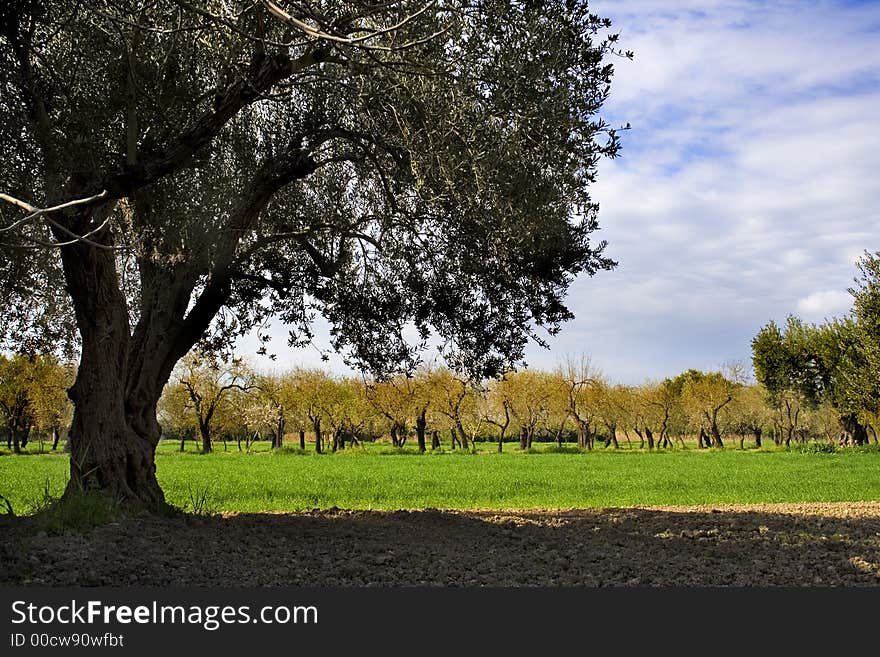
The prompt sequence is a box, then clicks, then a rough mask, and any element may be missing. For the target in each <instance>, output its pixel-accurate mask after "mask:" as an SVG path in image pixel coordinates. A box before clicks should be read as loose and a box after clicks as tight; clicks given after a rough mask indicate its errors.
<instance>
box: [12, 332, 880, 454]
mask: <svg viewBox="0 0 880 657" xmlns="http://www.w3.org/2000/svg"><path fill="white" fill-rule="evenodd" d="M791 326H797V327H800V328H801V329H803V330H804V331H807V332H809V331H812V330H813V329H812V328H809V327H805V326H804V325H803V324H798V323H794V322H792V323H790V327H791ZM794 335H795V333H794V332H793V331H792V329H791V328H789V329H788V330H787V331H786V332H785V334H784V336H788V339H789V340H791V339H793V337H792V336H794ZM760 339H761V340H767V338H766V336H765V337H762V338H760ZM784 342H785V340H783V343H784ZM761 353H763V352H761ZM759 361H760V357H756V362H759ZM759 371H761V372H762V373H763V370H759ZM73 376H74V371H73V367H72V366H70V365H65V364H64V363H62V362H60V361H58V360H57V359H54V358H52V357H48V356H37V357H28V356H24V355H15V356H11V357H5V356H0V414H2V415H0V420H2V425H0V426H2V429H3V431H4V432H5V438H6V442H7V447H8V448H9V449H12V450H14V451H16V452H18V451H20V450H21V448H23V447H25V446H26V445H27V444H28V441H29V440H33V439H34V438H36V439H38V440H40V441H43V440H47V441H51V442H52V448H53V449H54V448H56V447H57V446H58V443H59V439H60V438H61V437H63V436H64V434H65V433H66V428H67V426H68V425H69V423H70V417H71V410H72V408H71V404H70V402H69V400H68V399H67V396H66V389H67V388H68V387H69V386H70V385H71V383H72V380H73ZM746 376H747V375H746V368H745V367H743V366H739V367H737V366H732V367H728V368H727V370H726V371H725V372H724V373H721V372H711V373H704V372H700V371H697V370H688V371H687V372H684V373H682V374H680V375H678V376H677V377H674V378H668V379H664V380H662V381H659V382H646V383H644V384H643V385H640V386H627V385H619V384H613V383H611V382H609V381H608V380H607V379H606V378H605V377H603V376H602V375H601V373H599V372H598V371H597V369H596V368H594V367H593V366H592V365H591V363H590V361H589V359H587V358H581V359H580V360H577V361H574V360H572V361H569V362H567V363H565V364H564V365H562V366H560V367H558V368H557V369H556V370H555V371H552V372H546V371H539V370H522V371H518V372H509V373H507V374H506V375H505V376H504V377H501V378H499V379H495V380H491V381H488V382H484V383H482V384H476V385H475V384H473V383H471V382H468V381H467V380H466V379H464V378H462V377H459V376H457V375H456V374H455V373H454V372H452V371H451V370H448V369H445V368H433V369H428V368H425V369H421V370H419V371H417V372H416V373H415V374H414V375H412V376H402V375H401V376H397V377H394V378H392V379H388V380H385V381H372V380H368V379H364V378H358V377H334V376H332V375H331V374H329V373H327V372H325V371H322V370H318V369H293V370H290V371H287V372H283V373H268V374H267V373H258V372H256V371H254V370H253V369H252V368H250V367H248V365H247V364H246V363H245V362H244V361H243V360H233V361H231V362H228V363H225V362H220V361H218V360H216V359H213V358H211V357H208V356H204V355H194V356H190V357H188V358H187V359H185V360H184V361H183V363H182V364H181V366H180V367H179V368H178V369H177V370H176V371H175V375H174V377H173V379H172V381H171V383H170V384H169V385H168V386H167V387H166V390H165V392H164V394H163V396H162V400H161V404H160V411H159V413H160V420H161V423H162V426H163V431H164V437H165V438H166V439H167V438H173V439H177V440H180V441H181V449H184V447H185V444H186V441H187V440H197V441H199V442H200V444H201V450H202V451H204V452H210V451H212V450H213V449H214V443H215V442H216V441H222V442H223V444H224V447H225V448H227V449H228V445H229V443H230V442H232V443H234V444H235V445H237V447H238V449H241V450H250V449H251V447H252V446H253V444H254V442H255V441H257V440H270V441H271V442H272V446H273V447H276V448H279V447H282V446H284V444H285V441H287V442H288V443H290V442H292V443H293V444H295V445H298V447H299V448H300V449H303V450H304V449H306V443H307V442H308V443H311V444H313V445H314V449H315V450H316V451H318V452H322V451H325V450H330V451H336V450H338V449H345V448H346V447H347V446H350V445H358V444H360V443H361V442H363V441H372V440H377V439H380V438H381V439H386V440H390V442H391V444H392V445H394V446H395V447H403V446H404V445H405V444H406V443H407V441H414V442H415V443H416V444H417V446H418V449H419V450H420V451H426V450H427V449H438V448H440V447H441V445H443V444H446V445H448V446H449V447H451V448H452V449H456V448H460V449H473V448H475V443H480V442H486V441H494V442H495V443H497V449H498V451H499V452H500V451H502V450H503V448H504V444H505V442H517V441H518V443H519V447H520V448H521V449H524V450H527V449H529V448H530V447H531V446H532V443H533V442H535V441H554V442H556V443H557V444H558V445H559V446H562V445H563V443H564V442H569V441H576V442H577V445H578V447H579V448H581V449H585V450H590V449H593V448H594V447H595V446H596V445H597V443H598V444H599V445H600V446H604V447H613V448H617V447H619V446H620V444H621V443H622V442H625V443H626V444H627V445H628V446H630V447H636V446H637V447H640V448H647V449H654V448H668V447H673V446H675V445H679V446H682V447H683V446H685V445H686V443H687V442H688V441H694V440H695V442H696V444H697V446H699V447H711V446H716V447H723V446H724V445H725V441H726V440H728V439H730V438H733V439H735V440H738V441H739V444H740V446H741V447H743V446H744V445H745V441H746V439H747V438H748V440H749V442H750V444H754V445H755V446H758V447H760V446H761V445H762V439H766V438H767V437H770V438H772V440H774V441H775V442H776V443H777V444H784V445H789V444H790V443H791V442H792V441H795V442H798V441H805V440H810V439H822V440H828V441H835V440H838V439H839V438H840V435H841V432H842V430H844V429H845V427H847V426H851V424H850V423H852V422H853V421H855V422H857V424H858V426H859V427H861V430H860V432H859V434H857V435H858V436H859V438H858V439H854V440H852V442H853V443H855V444H858V443H861V442H866V441H867V440H868V435H867V432H869V431H870V432H873V431H874V429H873V427H874V426H876V424H877V417H876V415H874V414H871V413H869V412H866V411H864V410H862V411H861V412H860V413H858V414H857V415H856V420H853V419H852V418H851V417H849V416H848V415H846V414H844V415H841V407H840V405H839V404H838V403H836V402H835V401H834V399H825V398H822V399H819V398H809V397H807V396H805V395H803V394H796V392H795V391H792V390H787V389H782V390H779V389H778V388H776V387H767V386H765V385H762V384H760V383H759V384H748V383H746V381H745V379H746ZM762 378H765V379H766V377H765V376H762ZM773 385H774V386H775V382H773ZM874 436H875V439H876V433H875V434H874ZM847 437H848V438H850V437H849V436H847Z"/></svg>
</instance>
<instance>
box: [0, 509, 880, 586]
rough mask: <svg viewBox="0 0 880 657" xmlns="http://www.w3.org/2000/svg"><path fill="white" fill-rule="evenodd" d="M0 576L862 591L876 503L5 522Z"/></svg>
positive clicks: (7, 580) (875, 537)
mask: <svg viewBox="0 0 880 657" xmlns="http://www.w3.org/2000/svg"><path fill="white" fill-rule="evenodd" d="M0 563H2V564H3V568H2V570H0V583H2V584H7V585H21V584H27V585H37V586H41V585H50V586H57V585H85V586H96V585H113V586H127V585H140V586H143V585H148V586H167V585H194V586H276V585H293V586H425V585H428V586H433V585H441V586H657V585H662V586H686V587H693V586H728V585H730V586H876V585H878V584H880V503H878V502H870V503H855V504H853V503H840V504H781V505H777V504H773V505H769V504H768V505H757V506H739V507H727V506H715V507H695V508H691V507H689V508H679V507H676V508H626V509H596V510H567V511H510V512H497V511H492V512H487V511H471V512H457V511H456V512H453V511H435V510H427V511H413V512H409V511H396V512H361V511H358V512H351V511H335V510H331V511H323V512H313V513H306V514H277V515H275V514H239V515H228V516H211V517H207V516H206V517H201V516H188V517H178V518H172V519H162V518H153V517H140V518H127V519H124V520H122V521H120V522H117V523H114V524H111V525H108V526H105V527H102V528H99V529H96V530H93V531H91V532H89V533H88V534H85V535H82V534H79V533H67V534H65V535H63V536H47V535H45V534H40V533H37V534H34V532H33V530H32V529H31V528H29V527H28V526H27V525H26V521H22V520H16V521H14V522H13V523H12V524H11V525H7V526H5V527H2V528H0Z"/></svg>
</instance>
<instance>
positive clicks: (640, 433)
mask: <svg viewBox="0 0 880 657" xmlns="http://www.w3.org/2000/svg"><path fill="white" fill-rule="evenodd" d="M633 431H635V432H636V435H637V436H638V437H639V440H640V441H641V442H639V449H645V436H644V434H643V433H642V432H641V431H640V430H639V429H633ZM701 447H702V445H701Z"/></svg>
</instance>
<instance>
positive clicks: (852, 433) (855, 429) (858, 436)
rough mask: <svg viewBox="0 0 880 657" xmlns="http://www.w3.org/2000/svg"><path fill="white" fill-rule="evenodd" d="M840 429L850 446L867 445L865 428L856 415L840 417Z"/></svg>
mask: <svg viewBox="0 0 880 657" xmlns="http://www.w3.org/2000/svg"><path fill="white" fill-rule="evenodd" d="M839 422H840V427H841V428H842V429H843V432H844V435H845V436H846V438H847V440H848V442H849V443H850V444H852V445H867V444H868V430H867V429H866V428H865V425H863V424H862V423H861V422H859V418H858V416H857V415H856V414H854V413H850V414H848V415H841V416H840V419H839Z"/></svg>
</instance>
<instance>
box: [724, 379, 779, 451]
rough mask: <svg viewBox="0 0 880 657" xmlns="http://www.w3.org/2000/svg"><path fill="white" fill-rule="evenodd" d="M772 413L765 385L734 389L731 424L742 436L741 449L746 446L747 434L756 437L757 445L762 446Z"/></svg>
mask: <svg viewBox="0 0 880 657" xmlns="http://www.w3.org/2000/svg"><path fill="white" fill-rule="evenodd" d="M771 413H772V411H771V409H770V408H769V407H768V405H767V391H766V390H765V389H764V386H762V385H760V384H756V385H749V386H745V385H744V386H739V387H737V388H736V389H735V390H734V393H733V402H732V403H731V405H730V417H731V419H730V426H731V429H732V430H733V431H734V432H735V433H737V434H739V436H740V442H739V446H740V449H743V448H744V447H745V444H744V443H745V436H746V435H751V436H752V437H753V438H754V440H755V447H761V445H762V443H761V439H762V437H763V436H764V431H765V429H766V428H767V427H768V426H769V425H770V424H771V422H772V419H771Z"/></svg>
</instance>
